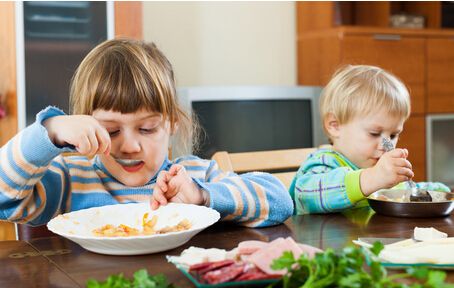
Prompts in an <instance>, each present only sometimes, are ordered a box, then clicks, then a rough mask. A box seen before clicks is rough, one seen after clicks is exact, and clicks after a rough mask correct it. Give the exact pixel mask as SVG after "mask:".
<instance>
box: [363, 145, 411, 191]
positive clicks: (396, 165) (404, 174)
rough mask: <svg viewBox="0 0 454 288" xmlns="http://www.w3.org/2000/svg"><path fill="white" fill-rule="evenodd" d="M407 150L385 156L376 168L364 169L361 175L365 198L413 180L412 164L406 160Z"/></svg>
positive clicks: (394, 151)
mask: <svg viewBox="0 0 454 288" xmlns="http://www.w3.org/2000/svg"><path fill="white" fill-rule="evenodd" d="M407 157H408V150H407V149H394V150H391V151H389V152H386V153H385V154H383V155H382V156H381V157H380V159H379V160H378V162H377V164H375V166H374V167H371V168H367V169H364V171H362V172H361V175H360V185H361V191H362V192H363V194H364V195H365V196H369V195H370V194H372V193H373V192H375V191H377V190H379V189H384V188H391V187H394V186H395V185H397V184H399V183H400V182H404V181H408V180H410V179H411V178H413V176H414V173H413V171H412V166H411V163H410V162H409V161H408V160H407V159H406V158H407Z"/></svg>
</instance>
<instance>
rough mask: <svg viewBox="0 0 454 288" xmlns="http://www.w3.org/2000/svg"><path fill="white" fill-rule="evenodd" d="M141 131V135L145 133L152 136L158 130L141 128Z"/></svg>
mask: <svg viewBox="0 0 454 288" xmlns="http://www.w3.org/2000/svg"><path fill="white" fill-rule="evenodd" d="M139 130H140V132H141V133H144V134H152V133H154V132H156V130H157V128H151V129H148V128H140V129H139Z"/></svg>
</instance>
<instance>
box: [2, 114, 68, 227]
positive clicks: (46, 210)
mask: <svg viewBox="0 0 454 288" xmlns="http://www.w3.org/2000/svg"><path fill="white" fill-rule="evenodd" d="M60 114H63V112H61V111H60V110H58V109H55V108H52V107H51V108H48V109H46V110H44V111H42V112H41V113H39V114H38V116H37V121H36V122H35V123H34V124H32V125H30V126H29V127H27V128H25V129H24V130H22V131H21V132H20V133H18V134H17V135H16V136H14V137H13V138H12V139H11V140H10V141H8V142H7V143H6V144H5V145H4V146H3V147H2V148H0V219H2V220H7V221H11V222H18V223H29V224H32V225H33V224H42V223H45V222H47V221H48V220H50V219H51V218H52V216H54V215H55V214H56V213H58V210H59V207H60V204H61V201H62V199H63V193H64V190H65V179H67V171H65V167H64V163H62V161H61V160H62V159H61V158H60V162H59V161H58V159H56V157H57V156H58V155H60V154H61V153H62V151H65V150H67V149H66V148H64V149H60V148H58V147H55V145H53V143H52V142H51V141H50V139H49V137H48V135H47V130H46V129H45V128H44V126H42V125H41V122H42V121H44V120H45V119H46V117H52V116H55V115H60ZM43 221H44V222H43Z"/></svg>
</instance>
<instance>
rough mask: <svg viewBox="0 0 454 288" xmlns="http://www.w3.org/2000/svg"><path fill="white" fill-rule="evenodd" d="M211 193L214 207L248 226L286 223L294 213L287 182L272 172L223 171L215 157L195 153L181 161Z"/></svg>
mask: <svg viewBox="0 0 454 288" xmlns="http://www.w3.org/2000/svg"><path fill="white" fill-rule="evenodd" d="M177 162H180V164H182V165H183V166H185V168H186V170H187V171H188V173H189V174H190V175H191V177H192V178H193V179H194V180H195V181H196V183H197V184H198V185H199V186H200V187H201V188H202V189H204V190H205V191H207V192H208V194H209V196H210V207H211V208H213V209H215V210H217V211H219V213H221V217H222V219H223V220H225V221H233V222H237V223H239V224H241V225H244V226H248V227H265V226H271V225H277V224H280V223H282V222H284V221H285V220H286V219H287V218H288V217H290V216H291V215H292V213H293V203H292V200H291V198H290V196H289V194H288V192H287V190H286V188H285V187H284V185H283V184H282V183H281V182H280V181H279V180H278V179H277V178H275V177H274V176H272V175H271V174H268V173H262V172H251V173H246V174H241V175H238V174H235V173H225V172H222V171H221V170H220V169H219V167H218V165H217V163H216V162H215V161H214V160H202V159H200V158H198V157H195V156H192V157H190V158H186V159H185V160H182V161H181V160H180V161H177Z"/></svg>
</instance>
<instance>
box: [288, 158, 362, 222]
mask: <svg viewBox="0 0 454 288" xmlns="http://www.w3.org/2000/svg"><path fill="white" fill-rule="evenodd" d="M361 172H362V170H356V171H354V170H353V169H352V168H350V167H340V166H339V163H337V162H336V161H335V160H334V159H330V157H327V156H326V155H324V156H322V158H319V157H311V158H310V159H308V160H307V161H306V162H305V163H304V164H303V166H302V167H301V168H300V169H299V170H298V172H297V174H296V176H295V179H294V180H293V185H292V187H291V189H293V190H292V191H290V192H291V194H292V197H293V200H294V202H295V212H296V214H308V213H329V212H337V211H341V210H344V209H347V208H351V207H353V206H354V205H355V204H356V203H357V202H358V201H360V200H362V199H364V195H363V194H362V192H361V187H360V181H359V177H360V174H361Z"/></svg>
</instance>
